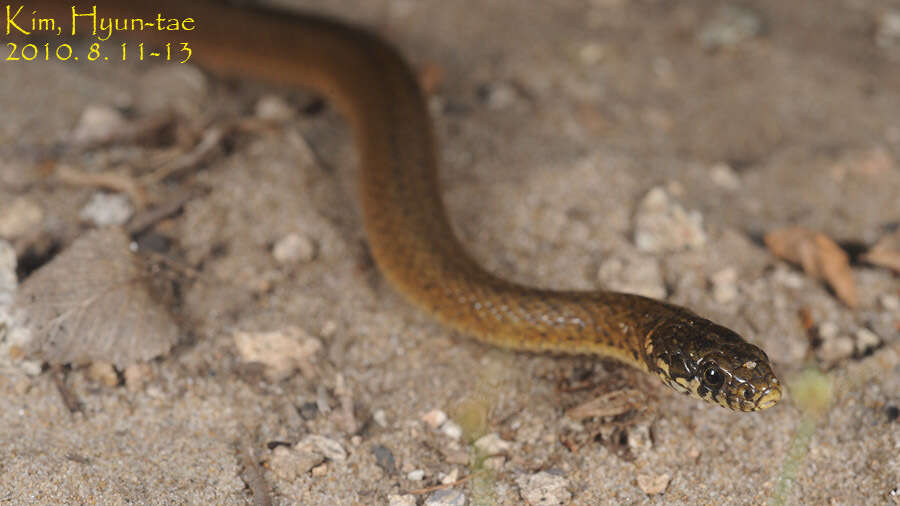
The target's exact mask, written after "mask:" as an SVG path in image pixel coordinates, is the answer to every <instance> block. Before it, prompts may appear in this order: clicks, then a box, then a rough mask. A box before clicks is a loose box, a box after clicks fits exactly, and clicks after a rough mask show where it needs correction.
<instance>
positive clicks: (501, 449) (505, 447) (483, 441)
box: [475, 432, 512, 455]
mask: <svg viewBox="0 0 900 506" xmlns="http://www.w3.org/2000/svg"><path fill="white" fill-rule="evenodd" d="M475 448H477V449H478V451H479V452H481V453H482V455H496V454H498V453H505V452H508V451H509V450H510V449H511V448H512V443H510V442H509V441H504V440H503V439H500V436H499V435H498V434H497V433H496V432H491V433H490V434H487V435H484V436H481V437H480V438H478V440H477V441H475Z"/></svg>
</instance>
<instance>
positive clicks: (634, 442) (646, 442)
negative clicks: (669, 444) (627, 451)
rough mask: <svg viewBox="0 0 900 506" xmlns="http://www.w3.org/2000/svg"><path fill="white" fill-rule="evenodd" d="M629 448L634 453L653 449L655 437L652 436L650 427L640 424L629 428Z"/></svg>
mask: <svg viewBox="0 0 900 506" xmlns="http://www.w3.org/2000/svg"><path fill="white" fill-rule="evenodd" d="M628 447H629V448H631V450H632V451H638V450H640V451H647V450H650V449H652V448H653V437H651V435H650V425H648V424H646V423H639V424H637V425H634V426H632V427H629V428H628Z"/></svg>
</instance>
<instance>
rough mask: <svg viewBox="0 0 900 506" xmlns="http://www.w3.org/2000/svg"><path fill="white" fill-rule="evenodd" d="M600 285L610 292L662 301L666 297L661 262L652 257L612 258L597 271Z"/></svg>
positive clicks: (640, 255)
mask: <svg viewBox="0 0 900 506" xmlns="http://www.w3.org/2000/svg"><path fill="white" fill-rule="evenodd" d="M597 279H598V280H599V282H600V284H601V285H602V286H604V287H606V288H608V289H610V290H616V291H620V292H626V293H634V294H637V295H643V296H644V297H651V298H654V299H662V298H665V296H666V286H665V281H664V280H663V275H662V270H661V269H660V267H659V261H658V260H657V259H656V258H655V257H653V256H650V255H643V254H636V255H631V256H629V257H626V258H618V257H614V258H610V259H608V260H606V261H604V262H603V263H602V264H600V268H599V269H598V270H597Z"/></svg>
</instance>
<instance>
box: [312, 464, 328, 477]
mask: <svg viewBox="0 0 900 506" xmlns="http://www.w3.org/2000/svg"><path fill="white" fill-rule="evenodd" d="M309 474H311V475H313V476H316V477H319V476H325V475H326V474H328V462H323V463H321V464H319V465H317V466H316V467H314V468H312V469H311V470H310V471H309Z"/></svg>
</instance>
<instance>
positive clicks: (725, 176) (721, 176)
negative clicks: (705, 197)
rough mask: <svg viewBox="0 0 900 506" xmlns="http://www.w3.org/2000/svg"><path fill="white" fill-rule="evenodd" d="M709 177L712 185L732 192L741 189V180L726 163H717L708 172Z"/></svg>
mask: <svg viewBox="0 0 900 506" xmlns="http://www.w3.org/2000/svg"><path fill="white" fill-rule="evenodd" d="M709 177H710V179H711V180H712V182H713V183H715V184H716V185H717V186H720V187H722V188H724V189H726V190H728V191H734V190H737V189H739V188H740V187H741V179H740V178H739V177H738V175H737V174H736V173H735V172H734V169H732V168H731V166H730V165H728V164H727V163H718V164H716V165H714V166H713V167H712V169H710V171H709Z"/></svg>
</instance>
